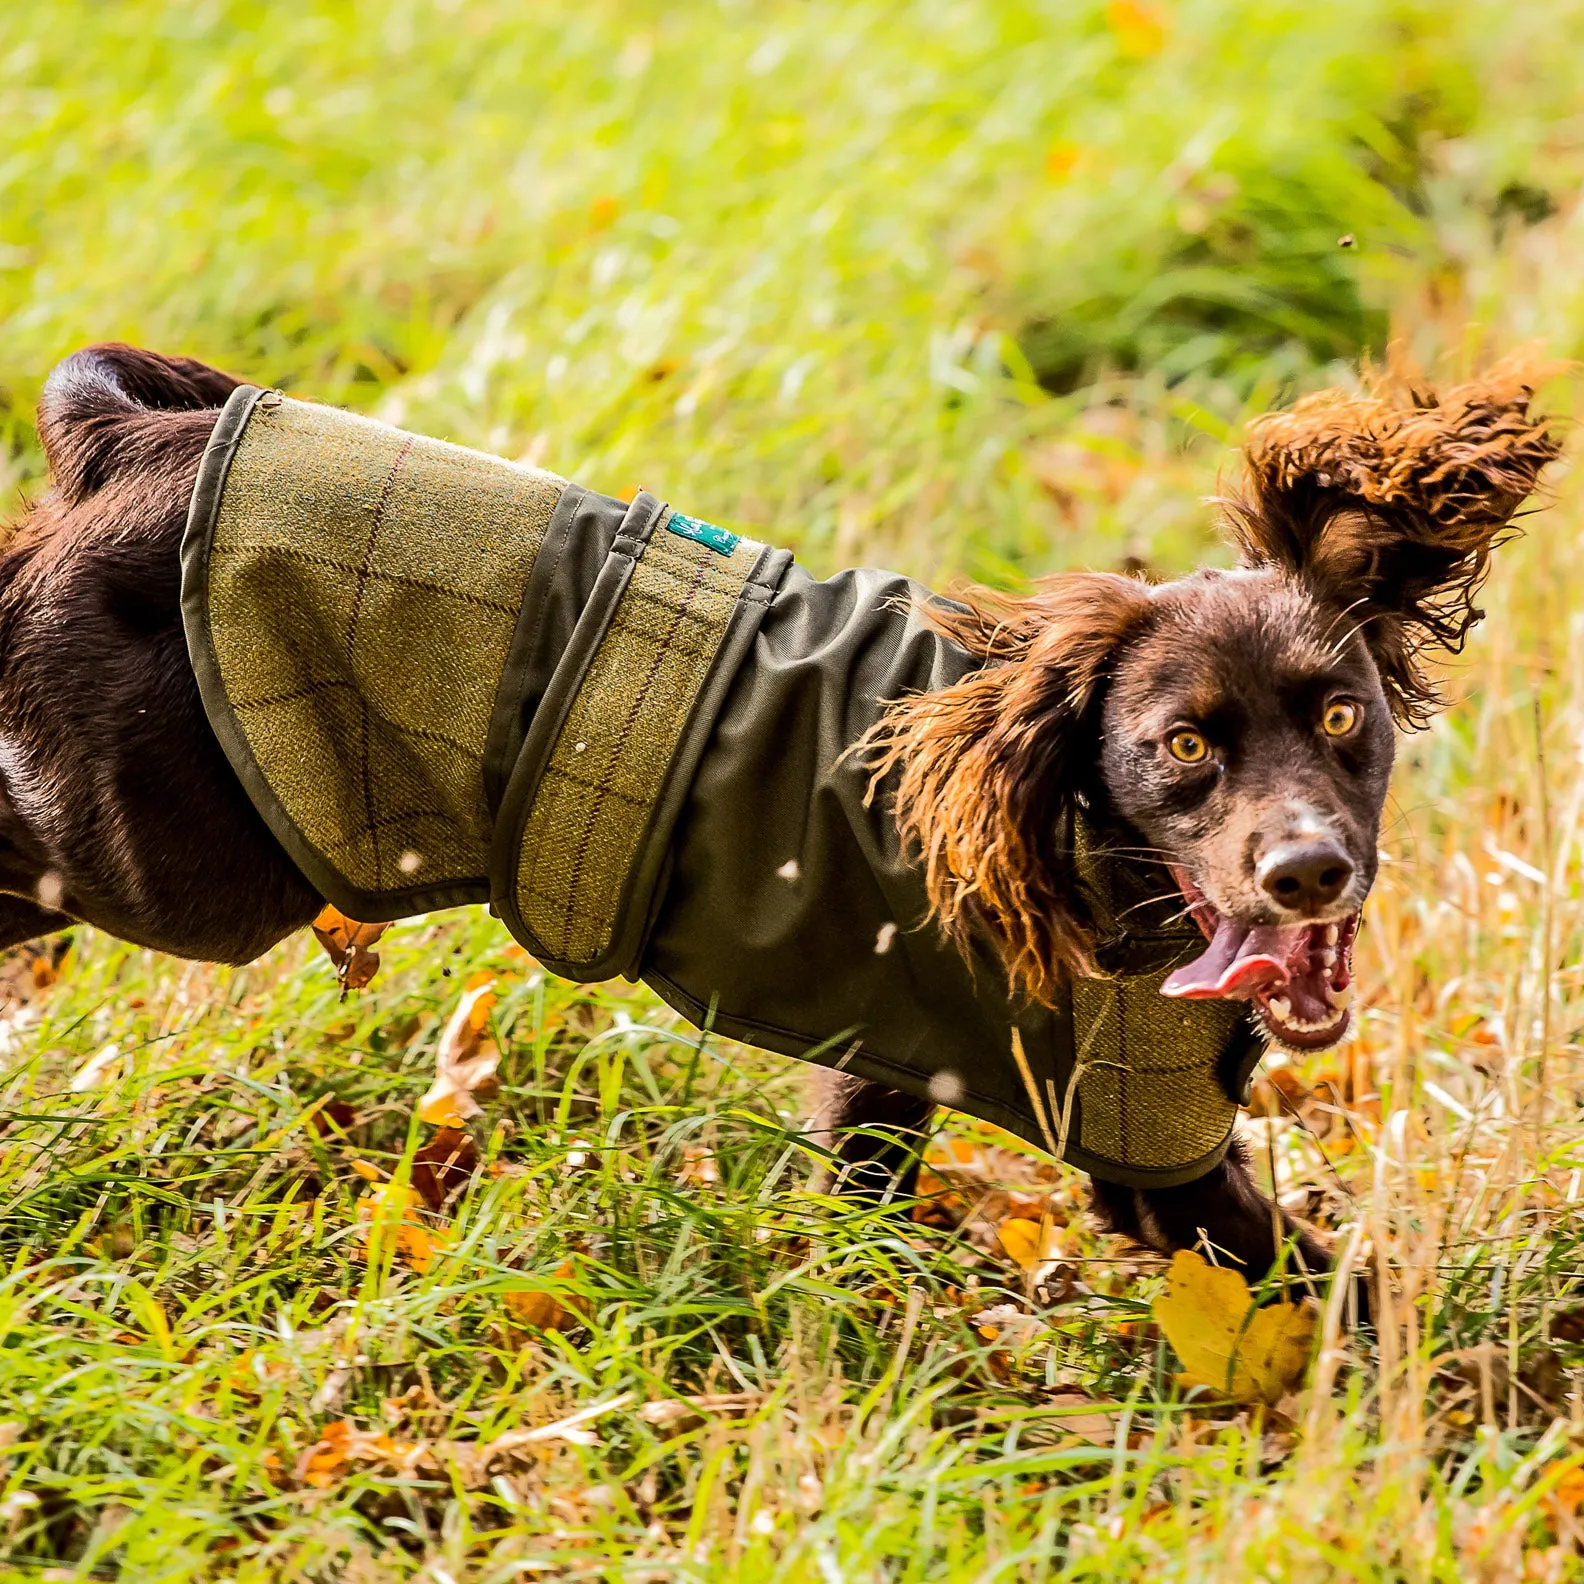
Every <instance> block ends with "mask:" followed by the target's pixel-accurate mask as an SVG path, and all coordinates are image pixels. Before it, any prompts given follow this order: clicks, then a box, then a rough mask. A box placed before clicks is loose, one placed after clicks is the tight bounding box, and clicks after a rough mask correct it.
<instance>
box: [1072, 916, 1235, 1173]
mask: <svg viewBox="0 0 1584 1584" xmlns="http://www.w3.org/2000/svg"><path fill="white" fill-rule="evenodd" d="M1190 944H1191V945H1192V944H1194V943H1190ZM1170 971H1171V970H1170V969H1169V968H1163V969H1161V970H1160V971H1159V972H1157V973H1151V974H1147V975H1144V976H1141V977H1118V978H1115V979H1079V980H1077V981H1075V982H1074V984H1073V987H1072V1004H1073V1023H1074V1029H1075V1038H1076V1046H1077V1049H1076V1056H1077V1061H1078V1066H1077V1072H1078V1118H1079V1123H1078V1129H1077V1139H1078V1143H1079V1144H1081V1145H1082V1146H1083V1148H1084V1149H1085V1150H1086V1151H1087V1152H1088V1153H1089V1154H1090V1155H1094V1156H1098V1157H1100V1158H1101V1159H1105V1160H1114V1161H1121V1162H1123V1163H1124V1164H1126V1165H1128V1166H1134V1167H1140V1166H1141V1167H1146V1168H1148V1167H1173V1166H1180V1165H1181V1164H1182V1163H1183V1162H1184V1161H1191V1160H1197V1159H1199V1158H1200V1157H1201V1156H1203V1155H1205V1154H1207V1153H1208V1152H1209V1151H1211V1150H1213V1149H1214V1148H1215V1147H1216V1146H1217V1145H1218V1144H1220V1143H1222V1142H1223V1141H1224V1140H1225V1139H1226V1137H1227V1134H1228V1133H1229V1132H1230V1131H1231V1128H1232V1121H1233V1118H1234V1117H1235V1116H1236V1115H1237V1106H1236V1105H1235V1104H1234V1103H1233V1100H1232V1097H1231V1095H1229V1094H1228V1093H1227V1088H1226V1081H1225V1079H1224V1078H1223V1077H1222V1076H1221V1053H1222V1051H1223V1050H1224V1049H1225V1048H1226V1044H1227V1042H1228V1041H1229V1040H1230V1039H1231V1038H1232V1036H1233V1034H1234V1032H1235V1031H1236V1029H1237V1027H1238V1024H1239V1023H1240V1022H1241V1021H1242V1019H1243V1018H1244V1016H1245V1012H1244V1008H1243V1006H1242V1005H1241V1003H1239V1002H1236V1001H1212V1002H1198V1003H1195V1004H1194V1005H1193V1007H1192V1009H1191V1010H1189V1009H1188V1008H1187V1007H1185V1006H1184V1004H1183V1003H1182V1002H1180V1001H1169V1000H1167V999H1166V998H1165V997H1164V996H1162V995H1161V993H1160V987H1161V984H1162V983H1163V981H1164V980H1165V978H1166V976H1167V974H1168V973H1169V972H1170ZM1217 1025H1219V1027H1218V1026H1217Z"/></svg>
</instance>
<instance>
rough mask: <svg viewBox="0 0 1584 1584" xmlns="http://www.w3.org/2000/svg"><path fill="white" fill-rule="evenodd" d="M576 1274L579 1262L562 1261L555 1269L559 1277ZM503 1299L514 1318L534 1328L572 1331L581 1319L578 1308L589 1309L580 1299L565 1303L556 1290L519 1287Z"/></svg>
mask: <svg viewBox="0 0 1584 1584" xmlns="http://www.w3.org/2000/svg"><path fill="white" fill-rule="evenodd" d="M575 1275H577V1261H576V1260H570V1259H569V1260H563V1261H562V1263H561V1266H560V1268H559V1269H558V1270H557V1271H556V1280H557V1281H567V1280H569V1279H570V1278H572V1277H573V1276H575ZM503 1301H504V1302H505V1304H506V1308H507V1309H508V1310H509V1311H510V1313H511V1316H512V1318H513V1319H514V1320H516V1321H517V1322H518V1323H519V1324H521V1325H525V1326H530V1327H532V1328H533V1329H534V1330H535V1331H566V1330H569V1329H570V1328H571V1327H572V1326H574V1325H576V1324H577V1323H578V1321H579V1320H580V1319H581V1318H582V1314H581V1313H580V1312H579V1311H580V1310H583V1309H586V1308H587V1304H586V1303H583V1302H580V1301H579V1300H578V1299H575V1298H569V1299H567V1300H566V1301H565V1302H563V1301H562V1299H561V1298H560V1297H559V1296H557V1295H556V1294H555V1293H553V1292H546V1291H545V1290H544V1289H543V1288H539V1289H530V1288H517V1289H516V1290H514V1291H512V1292H508V1293H505V1294H503ZM574 1306H575V1307H574Z"/></svg>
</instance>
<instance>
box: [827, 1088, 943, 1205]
mask: <svg viewBox="0 0 1584 1584" xmlns="http://www.w3.org/2000/svg"><path fill="white" fill-rule="evenodd" d="M819 1083H820V1099H819V1106H818V1109H817V1110H816V1111H815V1114H814V1120H813V1122H812V1123H811V1124H810V1133H811V1134H812V1136H813V1139H814V1142H815V1143H816V1144H818V1145H820V1146H821V1147H822V1148H823V1149H827V1150H829V1151H830V1152H831V1154H832V1157H833V1159H831V1160H830V1161H829V1162H827V1163H826V1164H825V1165H823V1166H821V1167H820V1169H819V1170H818V1171H817V1172H816V1173H815V1175H814V1180H813V1181H812V1182H811V1183H810V1185H809V1186H810V1187H811V1188H812V1189H813V1190H814V1191H815V1192H816V1193H844V1194H852V1195H854V1196H859V1197H863V1198H871V1199H880V1198H884V1197H885V1196H886V1194H887V1193H888V1192H889V1194H890V1196H891V1197H892V1198H895V1199H911V1198H912V1197H913V1193H914V1191H915V1189H916V1188H917V1185H918V1170H919V1160H920V1155H921V1152H922V1150H923V1148H924V1137H925V1134H926V1133H927V1132H928V1130H929V1123H930V1118H931V1117H932V1116H933V1115H934V1113H935V1106H934V1104H933V1103H932V1102H931V1101H928V1100H919V1099H916V1098H915V1097H914V1096H912V1095H907V1094H903V1093H902V1092H901V1091H900V1090H898V1089H888V1088H887V1087H886V1086H885V1085H884V1084H877V1083H870V1082H869V1080H868V1079H866V1078H854V1077H853V1076H852V1075H851V1074H850V1073H840V1072H830V1071H826V1070H822V1071H821V1072H820V1074H819Z"/></svg>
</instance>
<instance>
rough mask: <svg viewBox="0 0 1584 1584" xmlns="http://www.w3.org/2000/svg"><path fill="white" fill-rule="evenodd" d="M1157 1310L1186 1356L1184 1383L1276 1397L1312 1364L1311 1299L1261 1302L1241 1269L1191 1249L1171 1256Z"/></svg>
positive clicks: (1237, 1395)
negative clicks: (1256, 1301) (1229, 1267)
mask: <svg viewBox="0 0 1584 1584" xmlns="http://www.w3.org/2000/svg"><path fill="white" fill-rule="evenodd" d="M1154 1315H1155V1321H1156V1323H1157V1324H1158V1325H1159V1326H1160V1328H1161V1330H1162V1331H1164V1332H1165V1333H1166V1340H1167V1341H1168V1342H1170V1343H1171V1345H1172V1347H1173V1348H1175V1349H1176V1351H1177V1357H1178V1358H1180V1359H1181V1360H1182V1361H1183V1365H1184V1371H1183V1374H1182V1375H1181V1376H1180V1377H1179V1379H1180V1380H1181V1382H1182V1384H1183V1385H1185V1386H1206V1387H1208V1388H1209V1389H1210V1390H1212V1391H1214V1392H1217V1393H1219V1394H1221V1395H1223V1396H1226V1397H1231V1398H1233V1399H1234V1400H1236V1401H1238V1402H1263V1403H1275V1402H1279V1401H1280V1400H1281V1398H1283V1397H1285V1396H1286V1395H1287V1393H1288V1392H1290V1391H1293V1390H1295V1389H1296V1388H1297V1387H1298V1385H1299V1384H1300V1383H1301V1382H1302V1380H1303V1377H1304V1372H1305V1371H1306V1370H1307V1369H1308V1367H1309V1348H1310V1343H1311V1342H1312V1341H1313V1339H1314V1327H1315V1314H1314V1309H1313V1307H1312V1306H1311V1305H1299V1304H1290V1303H1277V1304H1268V1305H1267V1306H1266V1307H1265V1308H1263V1309H1256V1308H1255V1307H1254V1300H1253V1299H1252V1298H1251V1297H1250V1296H1249V1290H1248V1283H1247V1282H1246V1281H1244V1280H1243V1278H1242V1277H1241V1276H1240V1275H1239V1274H1238V1273H1237V1272H1236V1271H1234V1270H1227V1269H1225V1268H1224V1267H1222V1266H1217V1265H1210V1264H1207V1263H1206V1262H1205V1261H1204V1260H1203V1259H1201V1258H1200V1256H1199V1255H1197V1254H1195V1253H1193V1252H1192V1251H1191V1250H1188V1249H1179V1250H1178V1251H1177V1253H1176V1254H1175V1255H1174V1256H1173V1257H1172V1263H1171V1270H1170V1271H1169V1272H1168V1273H1167V1277H1166V1291H1165V1293H1164V1294H1163V1295H1162V1296H1161V1297H1159V1298H1157V1299H1156V1300H1155V1309H1154Z"/></svg>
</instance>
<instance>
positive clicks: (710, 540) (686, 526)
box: [666, 512, 738, 556]
mask: <svg viewBox="0 0 1584 1584" xmlns="http://www.w3.org/2000/svg"><path fill="white" fill-rule="evenodd" d="M666 527H667V528H669V529H670V530H671V532H672V533H674V534H680V535H681V537H682V538H684V539H692V540H694V541H695V542H697V543H698V544H701V545H708V546H709V548H710V549H711V550H713V551H715V552H716V554H718V555H727V556H729V555H730V554H731V553H732V551H733V550H735V549H736V548H737V541H738V535H736V534H734V533H731V532H729V531H728V530H727V529H725V528H717V527H716V526H715V524H714V523H707V522H700V521H699V520H698V518H697V517H684V516H683V515H682V513H681V512H672V513H671V520H670V521H669V522H668V523H667V524H666Z"/></svg>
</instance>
